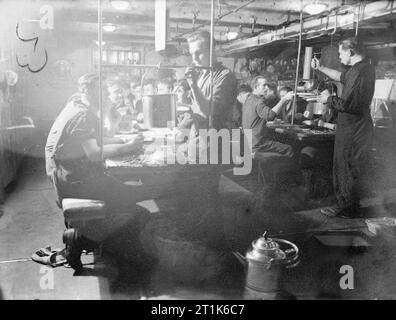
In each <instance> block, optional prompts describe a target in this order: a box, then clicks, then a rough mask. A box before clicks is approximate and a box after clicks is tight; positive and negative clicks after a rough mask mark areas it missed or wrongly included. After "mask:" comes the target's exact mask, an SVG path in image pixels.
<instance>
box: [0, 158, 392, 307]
mask: <svg viewBox="0 0 396 320" xmlns="http://www.w3.org/2000/svg"><path fill="white" fill-rule="evenodd" d="M222 186H223V192H226V193H227V192H231V193H232V189H233V188H235V187H237V186H235V185H234V186H233V185H227V181H222ZM227 188H228V189H227ZM239 191H240V192H243V190H239ZM298 195H299V191H298V188H297V189H295V190H292V191H290V194H288V195H282V197H280V198H279V199H276V201H275V200H274V201H272V202H271V203H269V204H268V205H266V206H265V208H264V209H257V210H254V209H252V210H250V211H249V212H247V211H246V208H245V207H243V206H238V205H236V204H231V202H227V203H226V204H223V206H222V211H223V214H224V217H225V219H224V226H223V227H224V234H225V235H226V236H225V239H223V241H224V240H225V241H224V244H225V245H224V248H225V249H224V251H223V252H222V254H221V255H219V256H215V257H214V259H218V261H221V263H220V264H219V268H220V269H218V270H215V271H213V269H194V266H193V265H192V266H191V268H190V269H191V270H189V271H190V272H187V273H184V274H183V272H185V269H183V268H181V269H180V270H179V269H178V268H179V267H180V266H179V265H175V268H174V269H173V271H175V272H172V270H171V271H169V270H168V271H167V270H164V269H165V268H164V267H162V266H161V267H160V264H159V263H156V261H154V260H145V259H141V256H140V255H139V254H138V253H137V251H136V250H135V249H136V248H135V247H134V246H133V245H131V250H129V251H128V250H126V251H125V250H123V251H122V254H119V252H115V251H117V250H114V251H113V252H112V251H111V250H110V253H109V252H104V253H103V254H102V255H101V256H99V255H95V256H93V255H85V256H83V263H84V264H85V266H84V271H83V272H82V273H81V274H79V275H76V274H74V272H73V270H72V269H70V268H66V267H58V268H55V269H51V268H47V267H45V266H42V265H40V264H37V263H35V262H33V261H30V260H29V258H30V256H31V254H32V253H33V252H35V251H36V250H37V249H38V248H40V247H44V246H47V245H51V246H52V247H53V248H62V247H63V244H62V241H61V235H62V232H63V229H64V224H63V217H62V215H61V212H60V210H59V209H58V208H57V206H56V204H55V194H54V191H53V189H52V186H51V184H50V183H49V181H48V180H47V178H46V176H45V174H44V164H43V159H41V158H39V157H33V156H31V157H28V158H27V159H26V161H25V162H24V165H23V167H22V168H21V172H20V174H19V175H18V180H17V182H16V184H15V186H14V187H13V190H10V192H9V193H8V195H7V198H6V202H5V204H4V205H3V206H2V214H0V231H1V232H0V244H1V245H0V297H2V298H3V299H157V298H158V299H197V300H200V299H238V298H246V299H266V298H273V297H272V296H268V295H262V294H259V293H256V292H253V293H252V292H251V290H248V289H245V288H244V283H245V281H244V280H245V271H246V269H244V268H243V267H242V266H241V265H240V263H239V262H238V261H237V259H236V258H235V257H234V256H233V254H232V252H231V251H232V250H239V251H241V253H243V254H244V253H245V251H246V249H248V247H249V244H250V241H251V240H252V239H256V238H257V237H259V236H260V235H261V233H262V232H263V231H264V229H266V230H269V232H270V233H271V234H272V235H275V234H278V237H279V238H283V239H287V240H290V241H293V242H295V243H296V244H297V246H298V247H299V249H300V264H299V265H298V266H297V267H295V268H292V269H285V270H283V271H282V273H281V277H280V286H281V288H282V292H283V293H282V294H281V295H279V296H278V298H297V299H327V298H335V299H361V298H364V299H389V298H390V299H393V298H394V297H396V277H395V271H394V270H396V268H395V266H396V242H395V239H396V238H393V237H391V236H383V235H380V236H375V237H374V236H373V235H372V234H370V233H369V232H368V231H367V228H365V223H364V220H361V219H356V220H354V221H345V220H343V219H329V218H324V217H323V216H321V215H320V214H319V213H318V210H317V209H312V210H310V211H300V212H294V211H293V209H292V208H293V206H294V205H295V204H296V202H298V201H299V199H298V197H299V196H298ZM385 200H386V203H385ZM393 200H396V192H395V190H393V189H389V190H387V192H386V193H385V192H383V193H381V194H379V195H377V197H376V198H373V199H366V200H365V201H366V202H365V203H366V204H365V205H366V207H367V208H368V210H369V211H370V210H371V214H372V215H374V216H389V215H392V213H393V211H394V210H393V208H394V207H393V203H394V202H395V201H393ZM384 204H385V205H384ZM395 213H396V211H395ZM346 228H352V229H355V230H356V231H347V230H345V229H346ZM334 229H336V230H338V231H333V232H331V233H329V232H327V231H328V230H334ZM326 230H327V231H326ZM325 231H326V232H325ZM320 235H322V236H323V235H325V236H327V238H326V237H325V238H323V237H322V238H320ZM342 235H347V240H345V239H344V240H345V241H351V239H352V241H353V244H352V245H347V246H345V245H344V244H338V245H335V246H333V245H331V243H332V242H334V241H335V240H334V239H336V240H337V239H338V240H339V239H340V237H341V238H342ZM318 236H319V238H318ZM328 236H330V238H329V237H328ZM334 236H335V237H334ZM344 238H345V237H344ZM140 239H141V238H140ZM326 239H327V240H329V239H330V243H327V244H323V242H326V241H325V240H326ZM135 240H136V239H135ZM117 241H118V242H117ZM356 241H360V242H361V243H360V244H359V243H356ZM124 246H125V242H121V243H120V241H119V240H115V242H114V243H113V244H110V245H109V246H107V248H120V247H124ZM192 250H197V248H196V247H195V248H193V249H192ZM190 252H191V250H190ZM214 255H215V254H214ZM165 258H166V257H165ZM185 258H186V259H188V256H186V257H185ZM183 262H185V263H186V264H185V265H184V266H186V265H188V262H187V260H185V261H183V260H182V261H179V263H180V264H183ZM213 264H214V265H216V264H215V263H213V261H212V265H213ZM343 265H350V266H351V267H352V268H353V271H354V277H353V289H352V290H349V289H346V290H343V289H341V288H340V281H341V278H342V276H343V274H341V273H340V268H341V267H342V266H343ZM208 266H211V264H208ZM200 270H201V271H202V270H203V271H202V272H200ZM219 270H220V271H219ZM211 272H212V273H211ZM216 272H217V276H216V277H212V278H209V279H207V278H206V277H205V276H207V275H209V274H216Z"/></svg>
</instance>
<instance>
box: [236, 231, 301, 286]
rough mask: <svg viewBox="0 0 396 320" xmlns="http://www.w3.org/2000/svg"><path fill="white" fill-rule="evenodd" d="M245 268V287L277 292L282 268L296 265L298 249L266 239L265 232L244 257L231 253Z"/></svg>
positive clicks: (285, 243) (277, 240) (288, 244)
mask: <svg viewBox="0 0 396 320" xmlns="http://www.w3.org/2000/svg"><path fill="white" fill-rule="evenodd" d="M233 254H234V255H235V257H236V258H238V260H239V261H240V262H241V263H242V264H243V265H244V266H245V267H246V269H247V270H246V286H247V287H249V288H250V289H253V290H256V291H261V292H272V291H277V290H278V279H279V274H280V271H281V269H282V268H293V267H295V266H297V265H298V263H299V257H298V248H297V246H296V245H295V244H294V243H292V242H290V241H287V240H283V239H277V238H273V239H271V238H268V236H267V232H264V234H263V236H262V237H260V238H258V239H257V240H254V241H253V242H252V250H250V251H248V252H247V253H246V257H244V256H243V255H241V254H240V253H239V252H233Z"/></svg>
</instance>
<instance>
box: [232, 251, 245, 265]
mask: <svg viewBox="0 0 396 320" xmlns="http://www.w3.org/2000/svg"><path fill="white" fill-rule="evenodd" d="M232 254H233V255H234V256H235V258H237V259H238V260H239V262H240V263H241V264H242V265H243V266H244V267H246V266H247V261H246V258H245V257H244V256H243V255H241V254H240V253H239V252H236V251H233V252H232Z"/></svg>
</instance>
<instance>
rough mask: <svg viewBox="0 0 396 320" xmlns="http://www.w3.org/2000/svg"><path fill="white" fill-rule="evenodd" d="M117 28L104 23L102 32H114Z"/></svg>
mask: <svg viewBox="0 0 396 320" xmlns="http://www.w3.org/2000/svg"><path fill="white" fill-rule="evenodd" d="M116 29H117V27H116V26H115V25H114V24H112V23H106V24H104V25H103V30H104V31H106V32H114V31H115V30H116Z"/></svg>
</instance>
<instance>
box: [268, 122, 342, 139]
mask: <svg viewBox="0 0 396 320" xmlns="http://www.w3.org/2000/svg"><path fill="white" fill-rule="evenodd" d="M267 128H270V129H272V130H273V131H274V133H275V135H277V136H279V137H283V138H285V139H292V140H298V141H300V142H302V143H304V144H309V143H312V142H323V141H330V142H333V141H334V137H335V131H334V130H331V129H326V128H321V127H314V126H306V125H298V124H290V123H285V122H274V121H268V122H267Z"/></svg>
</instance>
